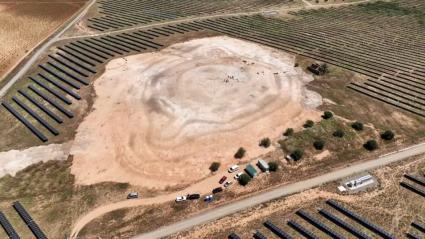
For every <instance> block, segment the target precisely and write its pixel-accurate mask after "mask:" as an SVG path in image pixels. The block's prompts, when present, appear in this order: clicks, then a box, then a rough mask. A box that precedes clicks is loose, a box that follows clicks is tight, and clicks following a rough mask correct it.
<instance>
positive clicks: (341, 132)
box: [332, 129, 345, 138]
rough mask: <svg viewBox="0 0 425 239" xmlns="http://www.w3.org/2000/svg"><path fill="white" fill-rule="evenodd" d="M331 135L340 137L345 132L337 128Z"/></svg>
mask: <svg viewBox="0 0 425 239" xmlns="http://www.w3.org/2000/svg"><path fill="white" fill-rule="evenodd" d="M332 135H333V136H334V137H338V138H342V137H344V135H345V133H344V131H342V130H340V129H338V130H336V131H335V132H334V133H333V134H332Z"/></svg>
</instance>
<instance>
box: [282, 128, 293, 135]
mask: <svg viewBox="0 0 425 239" xmlns="http://www.w3.org/2000/svg"><path fill="white" fill-rule="evenodd" d="M293 134H294V129H293V128H287V129H286V131H285V133H283V136H287V137H289V136H291V135H293Z"/></svg>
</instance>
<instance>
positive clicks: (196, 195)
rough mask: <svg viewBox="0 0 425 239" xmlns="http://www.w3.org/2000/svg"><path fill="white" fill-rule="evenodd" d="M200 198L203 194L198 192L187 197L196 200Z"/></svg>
mask: <svg viewBox="0 0 425 239" xmlns="http://www.w3.org/2000/svg"><path fill="white" fill-rule="evenodd" d="M199 198H201V195H200V194H197V193H194V194H188V195H187V199H189V200H195V199H199Z"/></svg>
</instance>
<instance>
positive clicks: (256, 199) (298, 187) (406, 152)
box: [71, 143, 425, 239]
mask: <svg viewBox="0 0 425 239" xmlns="http://www.w3.org/2000/svg"><path fill="white" fill-rule="evenodd" d="M424 153H425V143H421V144H418V145H414V146H411V147H408V148H405V149H403V150H399V151H397V152H394V153H390V154H386V155H384V156H381V157H379V158H377V159H375V160H370V161H367V162H364V163H360V164H355V165H351V166H348V167H346V168H343V169H339V170H335V171H332V172H329V173H327V174H324V175H321V176H317V177H314V178H310V179H307V180H304V181H300V182H297V183H293V184H289V185H284V186H281V187H278V188H276V189H273V190H270V191H266V192H263V193H261V194H258V195H254V196H252V197H248V198H246V199H243V200H241V201H236V202H234V203H231V204H228V205H225V206H222V207H219V208H215V209H214V210H212V211H206V212H204V213H202V214H199V215H197V216H194V217H191V218H188V219H185V220H183V221H180V222H177V223H174V224H172V225H169V226H164V227H161V228H158V229H157V230H155V231H152V232H149V233H145V234H142V235H139V236H136V237H135V238H136V239H155V238H161V237H165V236H169V235H172V234H174V233H177V232H180V231H184V230H187V229H189V228H191V227H193V226H196V225H200V224H203V223H207V222H209V221H212V220H214V219H217V218H221V217H224V216H227V215H230V214H232V213H235V212H237V211H241V210H244V209H246V208H249V207H253V206H255V205H258V204H261V203H264V202H267V201H270V200H273V199H276V198H280V197H283V196H287V195H290V194H294V193H298V192H301V191H304V190H307V189H310V188H314V187H317V186H320V185H322V184H324V183H327V182H331V181H335V180H338V179H341V178H344V177H347V176H350V175H352V174H356V173H359V172H364V171H367V170H373V169H375V168H378V167H381V166H384V165H387V164H391V163H394V162H397V161H401V160H404V159H407V158H409V157H412V156H415V155H420V154H424ZM222 175H223V174H217V175H215V176H213V177H210V178H208V179H206V180H205V181H202V182H200V183H197V184H194V185H193V186H191V187H189V188H187V189H185V190H182V191H180V192H175V193H172V194H168V195H162V196H158V197H154V198H146V199H141V200H134V201H129V200H126V201H121V202H117V203H113V204H109V205H105V206H101V207H99V208H96V209H95V210H93V211H91V212H89V213H88V214H86V215H84V216H83V217H81V218H80V219H79V220H78V222H77V223H76V224H75V226H74V228H73V230H72V233H71V238H77V236H78V233H79V232H80V231H81V230H82V229H83V228H84V226H85V225H87V224H88V223H89V222H91V221H92V220H94V219H96V218H98V217H100V216H102V215H104V214H106V213H108V212H112V211H114V210H117V209H122V208H130V207H136V206H144V205H152V204H156V203H163V202H166V201H171V200H174V198H175V196H177V195H185V194H186V193H187V192H193V191H196V192H199V193H202V192H204V191H205V187H203V185H205V183H207V181H212V182H216V181H217V180H218V179H219V178H220V177H221V176H222ZM208 192H209V190H208ZM204 193H205V192H204Z"/></svg>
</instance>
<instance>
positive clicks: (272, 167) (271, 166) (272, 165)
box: [269, 161, 279, 172]
mask: <svg viewBox="0 0 425 239" xmlns="http://www.w3.org/2000/svg"><path fill="white" fill-rule="evenodd" d="M278 169H279V164H278V163H277V162H276V161H272V162H269V170H270V171H271V172H276V171H277V170H278Z"/></svg>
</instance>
